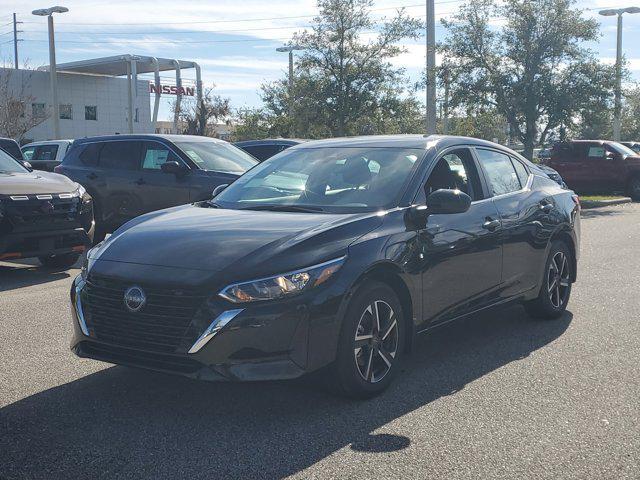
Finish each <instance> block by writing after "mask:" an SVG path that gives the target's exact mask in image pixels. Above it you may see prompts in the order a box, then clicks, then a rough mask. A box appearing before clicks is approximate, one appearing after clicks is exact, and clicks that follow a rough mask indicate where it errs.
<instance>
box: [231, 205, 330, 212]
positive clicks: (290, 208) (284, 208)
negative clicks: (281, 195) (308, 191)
mask: <svg viewBox="0 0 640 480" xmlns="http://www.w3.org/2000/svg"><path fill="white" fill-rule="evenodd" d="M240 210H269V211H272V212H303V213H317V212H324V209H322V208H321V207H314V206H302V205H252V206H250V207H242V208H241V209H240Z"/></svg>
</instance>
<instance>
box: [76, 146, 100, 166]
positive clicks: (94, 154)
mask: <svg viewBox="0 0 640 480" xmlns="http://www.w3.org/2000/svg"><path fill="white" fill-rule="evenodd" d="M101 149H102V143H90V144H88V145H85V146H84V150H82V152H80V155H79V156H78V158H80V162H82V164H83V165H86V166H87V167H95V166H97V165H98V156H99V155H100V150H101Z"/></svg>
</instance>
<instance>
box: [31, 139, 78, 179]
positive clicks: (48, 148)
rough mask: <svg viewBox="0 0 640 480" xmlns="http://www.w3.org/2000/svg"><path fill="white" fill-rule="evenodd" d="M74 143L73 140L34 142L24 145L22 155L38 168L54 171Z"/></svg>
mask: <svg viewBox="0 0 640 480" xmlns="http://www.w3.org/2000/svg"><path fill="white" fill-rule="evenodd" d="M71 145H73V140H51V141H48V142H33V143H29V144H27V145H25V146H24V147H22V155H24V158H25V160H26V161H28V162H29V163H30V164H31V165H32V166H33V168H35V169H36V170H44V171H46V172H53V169H54V168H55V167H57V166H58V165H60V162H62V159H63V158H64V156H65V155H66V154H67V152H68V151H69V149H70V148H71Z"/></svg>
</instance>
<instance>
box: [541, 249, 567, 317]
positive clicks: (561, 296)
mask: <svg viewBox="0 0 640 480" xmlns="http://www.w3.org/2000/svg"><path fill="white" fill-rule="evenodd" d="M570 284H571V282H570V280H569V261H568V260H567V256H566V255H565V254H564V252H556V254H555V255H554V256H553V258H552V259H551V264H550V265H549V272H548V275H547V286H548V293H549V301H550V302H551V305H553V307H554V308H561V307H562V306H563V305H564V303H565V302H566V300H567V295H568V293H569V286H570Z"/></svg>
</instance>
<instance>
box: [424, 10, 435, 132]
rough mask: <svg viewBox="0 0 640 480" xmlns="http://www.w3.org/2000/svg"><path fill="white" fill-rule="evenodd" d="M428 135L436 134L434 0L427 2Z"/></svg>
mask: <svg viewBox="0 0 640 480" xmlns="http://www.w3.org/2000/svg"><path fill="white" fill-rule="evenodd" d="M426 28H427V35H426V38H427V45H426V47H427V98H426V101H427V103H426V107H427V117H426V123H427V124H426V127H427V135H433V134H435V133H436V14H435V2H434V0H427V25H426Z"/></svg>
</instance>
